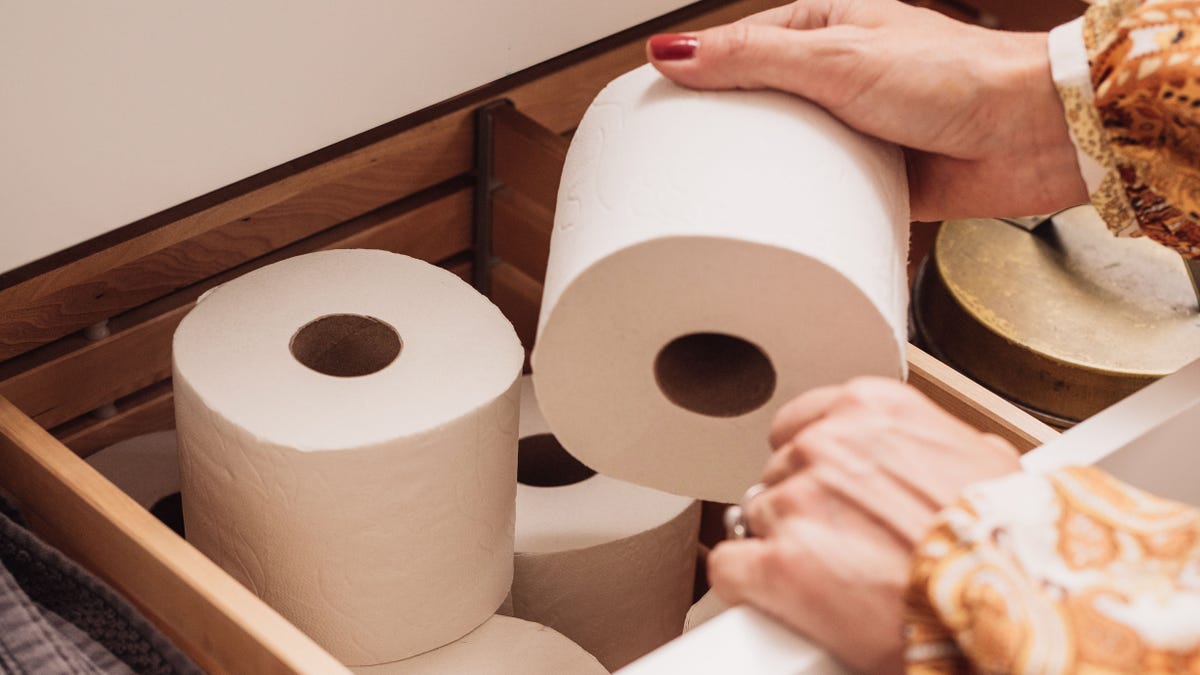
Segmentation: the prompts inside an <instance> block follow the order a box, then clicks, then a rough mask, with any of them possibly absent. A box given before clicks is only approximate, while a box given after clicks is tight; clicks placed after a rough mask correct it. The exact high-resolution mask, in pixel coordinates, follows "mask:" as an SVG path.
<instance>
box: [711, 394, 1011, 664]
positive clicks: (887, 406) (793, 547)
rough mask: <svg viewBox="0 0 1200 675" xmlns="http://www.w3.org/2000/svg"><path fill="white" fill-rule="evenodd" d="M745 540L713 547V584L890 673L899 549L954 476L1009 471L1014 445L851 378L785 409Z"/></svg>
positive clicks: (897, 643) (949, 498)
mask: <svg viewBox="0 0 1200 675" xmlns="http://www.w3.org/2000/svg"><path fill="white" fill-rule="evenodd" d="M771 445H772V446H773V447H774V448H775V454H774V455H773V456H772V457H771V459H770V461H769V462H768V464H767V467H766V469H765V471H764V473H763V483H764V484H765V485H766V486H767V489H766V490H765V491H764V492H762V493H761V494H759V495H758V496H757V497H754V498H753V499H751V500H750V502H749V503H748V504H747V505H746V507H745V508H746V517H747V519H748V522H749V524H750V530H751V532H753V533H754V535H755V538H752V539H745V540H733V541H726V542H723V543H721V544H720V545H718V546H717V547H716V549H714V550H713V553H712V555H711V556H710V558H709V561H708V570H709V579H710V581H711V582H712V584H713V589H714V590H715V591H716V593H717V595H719V596H720V597H721V598H722V599H723V600H725V601H727V602H729V603H731V604H739V603H743V602H745V603H749V604H751V605H754V606H757V607H759V608H760V609H762V610H764V611H766V612H767V613H769V614H771V615H773V616H775V617H777V618H778V619H780V620H782V621H783V622H785V623H787V624H788V625H790V626H792V627H793V628H794V629H796V630H797V631H799V632H801V633H804V634H806V635H808V636H810V637H812V638H813V639H815V640H817V641H818V642H820V643H821V644H823V645H824V646H825V647H827V648H828V649H829V650H830V651H831V652H832V653H834V654H835V655H836V656H838V657H839V658H841V659H842V660H843V661H845V662H846V663H847V664H849V665H851V666H853V667H855V668H857V669H859V670H862V671H863V672H872V673H876V672H899V671H900V670H901V669H902V665H903V659H902V657H903V646H904V645H903V639H902V636H901V625H902V615H903V609H904V603H903V594H904V591H905V588H906V587H907V583H908V572H909V558H910V555H911V553H912V550H913V547H914V546H915V545H916V544H917V542H918V541H919V540H920V539H921V538H922V537H923V535H924V533H925V531H926V529H927V528H928V527H929V526H930V524H931V523H932V520H933V517H934V515H935V514H936V513H937V512H938V511H939V510H940V509H941V508H942V507H944V506H946V505H948V504H950V503H952V502H954V501H956V500H957V499H958V497H959V493H960V492H961V491H962V489H963V488H964V487H966V486H967V485H969V484H971V483H974V482H977V481H982V480H986V479H989V478H995V477H998V476H1002V475H1004V474H1007V473H1010V472H1014V471H1017V470H1018V469H1019V465H1018V463H1017V452H1016V450H1015V449H1014V448H1013V447H1012V446H1011V445H1009V444H1008V443H1007V442H1005V441H1004V440H1002V439H1000V438H999V437H997V436H993V435H990V434H984V433H980V432H979V431H976V430H975V429H974V428H972V427H970V426H967V425H966V424H964V423H963V422H961V421H959V420H958V419H956V418H954V417H952V416H950V415H949V414H948V413H946V412H945V411H943V410H942V409H941V408H939V407H937V406H936V405H935V404H934V403H933V402H931V401H930V400H929V399H927V398H925V397H924V396H923V395H921V394H920V393H918V392H917V391H916V390H915V389H912V388H911V387H908V386H906V385H903V384H900V383H899V382H895V381H893V380H887V379H881V378H862V379H858V380H854V381H851V382H850V383H848V384H846V385H844V386H838V387H827V388H822V389H815V390H813V391H811V392H809V393H807V394H805V395H803V396H801V397H799V398H797V399H796V400H794V401H792V402H791V403H789V404H788V405H786V406H785V407H784V408H783V409H782V410H781V411H780V412H779V414H778V415H777V416H776V418H775V422H774V424H773V425H772V429H771Z"/></svg>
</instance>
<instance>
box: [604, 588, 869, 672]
mask: <svg viewBox="0 0 1200 675" xmlns="http://www.w3.org/2000/svg"><path fill="white" fill-rule="evenodd" d="M677 673H688V675H726V674H727V673H754V674H755V675H852V674H853V673H854V671H853V670H850V669H849V668H847V667H846V666H844V665H843V664H842V663H841V662H840V661H838V660H837V659H835V658H834V657H833V656H831V655H830V654H829V652H826V651H825V650H824V649H822V648H820V647H818V646H817V645H816V644H814V643H812V642H809V641H808V640H807V639H806V638H804V637H801V636H800V635H798V634H797V633H794V632H792V630H791V629H790V628H788V627H786V626H784V625H783V624H781V623H779V622H777V621H775V620H774V619H771V618H770V617H768V616H767V615H765V614H763V613H762V612H759V611H758V610H756V609H753V608H751V607H747V606H744V605H743V606H740V607H733V608H730V609H729V610H728V611H725V612H722V613H721V614H720V615H718V616H715V617H713V618H712V620H711V621H708V622H706V623H705V624H704V625H702V626H700V627H698V628H696V629H695V630H693V631H689V632H688V633H687V634H685V635H684V636H683V637H681V638H679V639H677V640H675V641H673V642H671V643H670V644H668V645H667V646H665V647H663V648H662V649H658V650H656V651H654V652H651V653H650V654H649V655H647V656H645V657H644V658H641V659H638V660H637V661H635V662H634V663H632V664H630V666H629V667H628V668H625V669H623V670H621V672H620V673H619V674H618V675H676V674H677Z"/></svg>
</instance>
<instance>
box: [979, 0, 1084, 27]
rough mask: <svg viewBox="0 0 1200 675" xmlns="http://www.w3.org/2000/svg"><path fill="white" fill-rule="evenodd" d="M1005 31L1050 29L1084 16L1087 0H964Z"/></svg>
mask: <svg viewBox="0 0 1200 675" xmlns="http://www.w3.org/2000/svg"><path fill="white" fill-rule="evenodd" d="M962 3H963V4H964V5H968V6H970V7H972V8H974V9H976V10H978V11H979V12H981V13H982V14H983V15H985V18H986V17H993V18H994V21H995V25H996V27H997V28H1003V29H1005V30H1025V31H1031V30H1034V31H1036V30H1050V29H1051V28H1054V27H1055V26H1057V25H1059V24H1063V23H1066V22H1068V21H1070V20H1071V19H1074V18H1075V17H1077V16H1081V15H1082V14H1083V12H1084V10H1086V9H1087V4H1085V2H1084V1H1083V0H962Z"/></svg>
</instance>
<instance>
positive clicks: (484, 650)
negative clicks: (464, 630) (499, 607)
mask: <svg viewBox="0 0 1200 675" xmlns="http://www.w3.org/2000/svg"><path fill="white" fill-rule="evenodd" d="M351 670H352V671H354V672H355V673H356V674H357V675H465V674H468V673H469V674H470V675H599V674H602V673H608V671H607V670H605V669H604V666H602V665H600V662H599V661H597V660H596V658H595V657H594V656H592V655H591V654H588V653H587V652H586V651H584V650H583V649H582V648H580V647H579V645H577V644H575V643H574V642H571V641H570V640H568V639H567V638H566V637H564V636H563V635H562V634H560V633H557V632H555V631H554V630H552V629H550V628H547V627H546V626H540V625H538V624H536V623H532V622H529V621H522V620H520V619H514V618H512V617H508V616H494V617H492V618H490V619H488V620H487V621H486V622H485V623H484V624H483V625H482V626H480V627H478V628H476V629H475V630H473V631H471V632H470V633H468V634H467V635H466V636H465V637H463V638H462V639H460V640H456V641H454V642H451V643H450V644H448V645H446V646H445V647H442V648H441V649H435V650H433V651H431V652H427V653H425V654H421V655H420V656H414V657H412V658H410V659H405V660H403V661H395V662H392V663H382V664H379V665H377V666H360V667H357V668H351Z"/></svg>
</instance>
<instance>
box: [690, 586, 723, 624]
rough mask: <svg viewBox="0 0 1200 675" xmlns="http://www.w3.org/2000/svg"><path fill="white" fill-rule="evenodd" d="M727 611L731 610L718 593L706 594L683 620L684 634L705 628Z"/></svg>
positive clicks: (710, 592)
mask: <svg viewBox="0 0 1200 675" xmlns="http://www.w3.org/2000/svg"><path fill="white" fill-rule="evenodd" d="M727 609H729V605H727V604H725V601H724V600H722V599H721V598H718V597H717V594H716V593H714V592H712V591H709V592H707V593H705V594H704V596H703V597H702V598H700V599H699V600H697V601H696V604H694V605H692V608H691V609H689V610H688V613H687V617H686V618H685V619H684V620H683V632H685V633H687V632H689V631H692V630H695V629H696V628H699V627H700V626H703V625H704V624H706V623H708V622H709V620H711V619H714V618H716V617H717V615H719V614H721V613H722V612H724V611H725V610H727Z"/></svg>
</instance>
